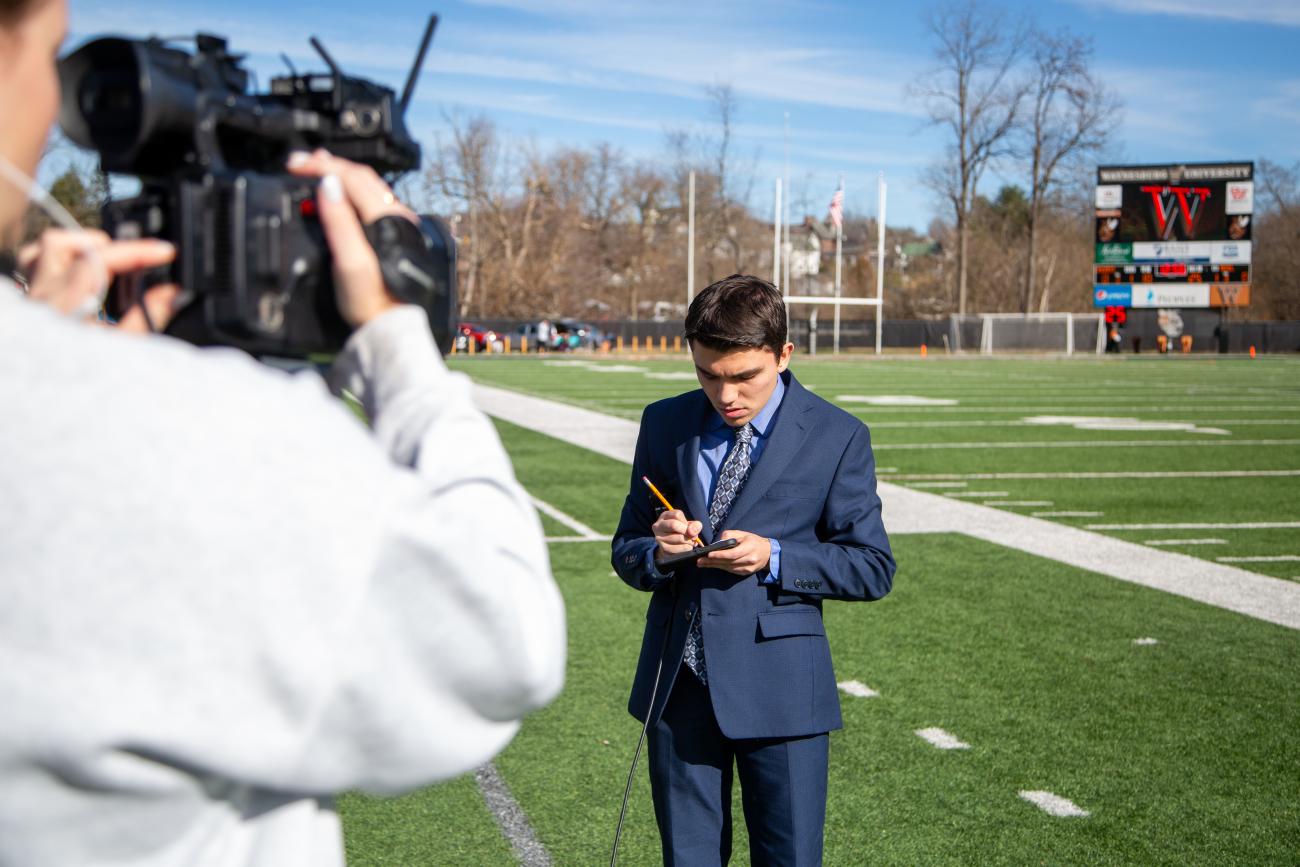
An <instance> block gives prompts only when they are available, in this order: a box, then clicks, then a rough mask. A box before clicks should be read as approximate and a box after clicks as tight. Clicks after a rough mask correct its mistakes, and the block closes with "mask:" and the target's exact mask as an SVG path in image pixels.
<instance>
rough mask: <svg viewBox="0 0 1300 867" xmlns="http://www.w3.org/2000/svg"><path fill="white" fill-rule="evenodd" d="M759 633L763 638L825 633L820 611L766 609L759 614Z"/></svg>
mask: <svg viewBox="0 0 1300 867" xmlns="http://www.w3.org/2000/svg"><path fill="white" fill-rule="evenodd" d="M758 634H759V635H760V636H761V637H763V638H785V637H787V636H790V635H825V634H826V626H825V625H824V624H823V623H822V615H821V612H820V611H808V610H805V611H765V612H763V613H762V614H759V615H758Z"/></svg>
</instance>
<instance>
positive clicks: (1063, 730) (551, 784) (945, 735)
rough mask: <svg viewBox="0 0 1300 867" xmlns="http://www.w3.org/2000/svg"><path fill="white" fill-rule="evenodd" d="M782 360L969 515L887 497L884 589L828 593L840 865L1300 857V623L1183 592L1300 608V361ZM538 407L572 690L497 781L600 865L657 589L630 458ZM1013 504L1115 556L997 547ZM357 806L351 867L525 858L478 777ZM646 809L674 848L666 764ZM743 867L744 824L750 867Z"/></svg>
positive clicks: (631, 843) (525, 466)
mask: <svg viewBox="0 0 1300 867" xmlns="http://www.w3.org/2000/svg"><path fill="white" fill-rule="evenodd" d="M452 366H453V367H455V368H456V369H459V370H462V371H464V372H466V373H468V374H470V375H471V376H472V377H473V378H474V379H475V380H476V381H478V382H480V383H483V384H485V385H492V386H496V387H499V388H504V389H508V390H511V391H513V392H520V393H523V394H526V395H532V396H536V397H543V398H547V399H549V400H551V401H555V402H558V403H560V404H563V405H565V406H570V407H581V408H585V409H587V410H593V411H596V412H598V413H601V414H602V415H601V418H604V419H610V420H612V421H611V422H610V423H611V424H613V425H615V426H616V427H620V428H621V429H623V430H626V429H627V423H628V422H629V421H630V422H635V420H636V419H638V418H639V416H640V411H641V409H642V407H643V406H644V405H645V404H646V403H649V402H651V401H653V400H655V399H658V398H660V397H665V396H668V395H671V394H676V393H678V392H681V391H685V390H688V389H691V388H694V387H695V380H694V375H693V372H692V368H691V365H690V362H689V358H688V357H687V356H685V355H683V356H681V357H678V358H673V359H665V358H658V359H626V358H623V359H603V358H599V357H592V356H549V357H546V358H541V359H539V358H519V357H513V358H511V357H479V358H453V359H452ZM792 369H793V370H794V372H795V374H796V375H797V376H798V377H799V378H800V381H801V382H803V383H804V384H805V385H806V386H808V387H809V388H811V389H813V390H814V391H815V392H816V393H817V394H819V395H821V396H822V397H824V398H826V399H827V400H830V401H832V402H834V403H836V404H838V405H840V406H842V407H844V408H845V409H848V410H849V411H851V412H853V413H854V414H856V415H858V416H859V417H860V418H862V419H863V420H864V421H865V422H866V423H867V424H868V425H869V426H870V428H871V431H872V439H873V444H874V447H875V450H876V460H877V465H878V471H879V477H880V479H881V481H882V482H889V483H892V484H894V485H897V486H901V488H902V489H910V490H905V491H904V492H905V493H912V492H918V493H924V494H926V495H929V496H928V497H925V498H923V499H921V500H920V501H919V506H918V505H917V504H915V503H913V504H912V508H913V511H914V512H915V511H917V510H918V509H919V510H920V511H921V512H925V511H926V510H927V509H928V510H932V511H935V512H939V511H942V510H943V507H944V506H945V505H952V504H957V503H961V504H970V505H971V506H974V507H977V508H971V509H965V510H964V511H960V512H954V514H956V515H958V521H959V523H958V525H951V522H949V524H945V525H944V529H945V531H944V532H916V531H915V530H916V529H917V526H920V525H916V526H912V527H903V530H904V531H902V532H896V531H895V527H894V525H891V511H890V509H891V507H890V503H891V497H890V496H889V495H888V494H886V495H885V496H884V502H885V521H886V526H887V527H889V528H890V530H891V540H892V542H893V545H894V551H895V555H896V557H897V560H898V564H899V571H898V576H897V579H896V583H895V588H894V591H893V593H892V594H891V595H890V596H889V597H887V598H886V599H885V600H882V601H881V602H878V603H873V604H847V603H834V602H832V603H828V604H827V605H826V608H825V618H826V623H827V633H828V636H829V638H830V642H831V647H832V652H833V655H834V659H835V664H836V672H837V675H838V677H839V679H840V681H841V682H842V689H843V692H842V695H841V700H842V703H843V706H844V716H845V728H844V729H843V730H842V731H839V732H836V733H834V734H833V735H832V741H831V751H832V759H831V779H830V796H829V804H828V819H827V829H826V863H828V864H833V865H856V864H874V863H880V864H929V863H951V864H969V863H981V864H983V863H1007V864H1022V863H1045V864H1063V863H1068V864H1084V863H1087V864H1094V863H1117V864H1118V863H1132V864H1165V863H1167V864H1274V863H1295V862H1296V860H1297V858H1298V857H1300V856H1298V855H1297V853H1300V744H1298V743H1297V740H1298V739H1300V701H1297V699H1296V695H1295V688H1296V686H1295V685H1296V681H1297V677H1298V676H1300V632H1297V630H1296V629H1295V628H1292V627H1289V626H1286V625H1280V623H1281V622H1285V621H1286V618H1285V617H1283V618H1280V619H1278V618H1274V619H1278V620H1279V622H1269V618H1266V617H1265V618H1261V617H1257V616H1247V615H1244V614H1242V613H1238V610H1239V609H1234V610H1229V609H1230V608H1231V606H1228V608H1225V607H1223V606H1220V605H1211V604H1206V603H1204V602H1201V601H1195V599H1190V598H1186V595H1179V594H1180V592H1181V590H1180V587H1179V582H1182V581H1186V583H1187V584H1188V586H1189V587H1190V586H1192V585H1194V584H1195V585H1196V586H1201V587H1204V586H1205V583H1206V582H1216V581H1217V582H1221V583H1222V586H1220V587H1215V588H1212V590H1213V592H1215V593H1218V594H1220V595H1223V596H1224V597H1225V598H1228V597H1231V596H1232V594H1234V593H1237V594H1242V593H1248V592H1250V588H1251V587H1252V586H1253V585H1252V584H1250V581H1251V580H1254V581H1257V582H1264V583H1267V584H1268V585H1269V586H1271V587H1273V588H1275V591H1274V592H1279V593H1283V594H1284V595H1285V594H1289V593H1291V591H1292V590H1294V591H1297V592H1298V593H1300V362H1298V361H1296V360H1293V359H1289V358H1282V359H1271V358H1261V359H1256V360H1253V361H1252V360H1248V359H1230V360H1221V359H1217V358H1170V357H1165V358H1160V357H1153V356H1147V357H1142V358H1133V357H1124V358H1116V359H1092V358H1090V359H1085V360H1052V359H1033V360H1029V359H1017V360H1004V359H956V360H950V359H944V358H931V359H928V360H924V361H922V360H919V359H886V360H883V361H877V360H862V359H859V360H852V361H833V360H820V359H818V360H810V359H801V358H796V360H795V362H794V364H793V365H792ZM538 415H539V416H540V415H541V414H540V413H539V414H538ZM542 421H543V419H541V418H540V417H539V418H538V419H536V422H537V423H533V420H532V419H530V418H528V417H526V416H525V417H523V418H519V417H516V418H515V423H511V422H505V421H499V422H498V430H499V431H500V433H501V436H502V439H503V441H504V442H505V444H506V447H507V449H508V450H509V451H510V453H511V455H512V457H513V459H514V461H515V466H516V471H517V473H518V475H519V478H520V481H521V482H522V483H523V484H524V486H525V487H526V488H527V489H528V491H529V492H530V493H531V494H532V495H533V497H534V498H535V499H536V500H537V501H538V504H539V509H540V510H541V515H542V520H543V523H544V525H545V527H546V530H547V534H548V536H550V537H551V538H552V539H554V540H555V541H554V542H553V543H552V545H551V557H552V566H553V569H554V572H555V575H556V578H557V581H558V582H559V584H560V587H561V589H562V590H563V592H564V594H565V598H566V602H567V604H568V615H569V642H570V651H569V652H570V657H569V669H568V681H567V686H566V689H565V692H564V694H563V695H562V696H561V698H560V699H559V700H558V701H557V702H556V703H555V704H554V705H552V706H551V707H549V708H547V709H545V710H544V711H542V712H540V713H538V714H536V715H534V716H533V717H531V718H529V719H528V720H527V721H526V722H525V724H524V727H523V730H522V731H521V733H520V735H519V737H518V738H517V739H516V740H515V742H514V743H513V744H511V746H510V747H509V748H508V749H507V750H506V751H505V752H504V753H503V754H502V755H501V756H500V757H499V758H498V759H497V760H496V762H495V769H496V772H497V775H498V777H499V782H500V783H502V784H504V787H505V788H508V790H509V797H512V798H513V804H517V807H518V810H519V812H518V813H514V814H512V815H513V821H514V822H515V823H516V824H518V823H521V822H525V821H526V823H527V828H528V831H529V833H530V835H531V838H530V839H531V840H532V844H533V845H535V847H537V849H544V850H545V853H546V856H545V857H549V859H550V862H551V863H554V864H595V863H605V862H607V861H608V857H609V851H608V850H609V843H610V840H611V838H612V832H613V826H614V823H615V821H616V819H617V815H618V807H619V800H620V797H621V794H622V786H623V780H624V777H625V774H626V768H627V763H628V761H629V760H630V757H631V753H632V749H633V747H634V745H635V742H636V737H637V734H638V732H639V727H638V725H637V724H636V723H635V722H634V721H633V720H632V719H631V718H630V717H629V716H628V715H627V713H626V709H625V703H626V697H627V690H628V686H629V684H630V680H631V673H632V668H633V664H634V662H635V659H636V653H637V649H638V647H639V644H640V636H641V629H642V626H643V624H644V615H645V605H646V602H647V599H646V598H645V597H644V596H643V595H642V594H639V593H637V592H635V591H633V590H631V589H629V588H628V587H626V586H625V585H624V584H623V583H622V582H621V581H619V580H618V579H617V578H616V577H613V575H612V572H611V569H610V566H609V546H608V536H609V534H610V533H611V532H612V531H613V528H614V525H615V523H616V521H617V517H618V512H619V509H620V507H621V503H622V500H623V497H624V495H625V494H626V491H627V486H628V475H629V467H628V465H627V463H626V462H625V459H624V460H620V459H619V456H618V454H619V453H618V451H617V450H613V451H611V450H608V449H607V450H605V451H604V453H597V452H595V451H592V450H590V449H589V448H585V447H583V445H582V443H583V442H584V441H585V440H584V439H583V438H582V437H569V438H557V437H555V436H548V435H546V434H544V433H540V432H538V430H535V429H530V428H541V429H542V430H545V429H546V427H545V425H544V424H542V423H541V422H542ZM899 501H900V502H901V495H900V500H899ZM953 508H956V507H955V505H954V506H953ZM896 513H897V512H896ZM1011 515H1020V516H1025V517H1027V518H1034V519H1037V520H1035V521H1032V522H1023V523H1025V524H1026V525H1030V524H1032V525H1033V526H1037V527H1047V528H1048V529H1049V530H1050V529H1051V528H1054V527H1055V528H1060V527H1068V528H1075V529H1077V530H1082V531H1085V532H1083V533H1074V535H1073V536H1071V544H1075V545H1079V544H1082V545H1084V546H1087V545H1089V544H1092V545H1094V546H1095V547H1096V548H1097V550H1100V551H1111V550H1115V551H1119V552H1120V554H1119V555H1117V556H1115V557H1114V558H1113V559H1114V560H1115V562H1109V563H1107V564H1106V566H1105V568H1101V569H1100V571H1093V570H1089V569H1084V568H1080V567H1079V566H1078V565H1071V564H1072V563H1078V562H1080V558H1079V557H1078V556H1065V555H1064V553H1062V555H1061V556H1057V555H1056V552H1053V551H1051V550H1044V549H1043V546H1042V545H1039V546H1038V547H1033V546H1029V545H1025V546H1020V545H1017V544H1015V543H1014V540H1012V541H1011V542H1004V543H1002V544H995V543H993V542H990V541H988V538H987V537H988V535H989V534H988V533H987V532H982V528H983V529H986V528H987V527H988V526H990V525H997V524H999V523H1005V524H1006V525H1007V526H1015V527H1019V526H1020V525H1021V524H1019V523H1016V522H1017V521H1018V520H1019V519H1016V518H1012V517H1009V516H1011ZM914 517H915V516H913V518H914ZM921 517H922V518H923V517H924V515H922V516H921ZM961 520H965V521H969V522H971V525H970V526H960V521H961ZM921 524H924V521H922V522H921ZM900 526H901V525H900ZM977 531H979V532H977ZM981 535H983V536H984V538H981ZM1115 539H1118V540H1123V541H1124V542H1127V543H1132V544H1130V545H1127V546H1112V545H1110V542H1109V540H1115ZM1089 540H1091V542H1090V541H1089ZM1029 550H1035V551H1038V553H1037V554H1031V553H1028V551H1029ZM1125 551H1132V552H1136V555H1134V556H1133V558H1132V559H1133V569H1134V572H1135V573H1136V572H1137V571H1143V573H1144V574H1147V575H1149V574H1150V573H1151V572H1152V570H1155V571H1158V572H1159V571H1163V573H1164V574H1162V575H1160V576H1158V577H1159V578H1160V581H1161V582H1163V583H1161V584H1160V585H1159V586H1164V587H1166V588H1167V589H1169V590H1170V592H1165V590H1160V589H1153V587H1152V586H1148V585H1149V583H1150V582H1147V583H1146V584H1144V583H1143V582H1142V581H1139V582H1138V583H1131V581H1130V580H1129V578H1128V576H1127V575H1125V574H1124V573H1125V570H1126V569H1127V568H1128V563H1127V556H1128V555H1126V554H1124V553H1123V552H1125ZM1085 553H1086V552H1085ZM1137 555H1145V556H1137ZM1139 561H1141V570H1139V569H1138V563H1139ZM1102 572H1104V573H1105V574H1102ZM1234 576H1235V577H1234ZM1257 576H1262V577H1257ZM490 578H491V576H484V579H485V580H490ZM1144 580H1145V579H1144ZM1198 582H1199V583H1198ZM1280 582H1286V583H1285V584H1281V583H1280ZM1193 595H1194V594H1193ZM1202 598H1203V597H1202ZM488 788H491V787H490V786H489V787H488ZM496 806H497V808H498V812H499V811H500V806H499V804H497V805H496ZM342 812H343V817H344V827H345V839H346V842H347V848H348V856H349V862H350V863H351V864H354V865H359V864H393V865H398V864H401V865H408V864H474V865H476V864H509V863H514V861H515V859H516V855H515V854H514V851H513V850H512V844H511V842H510V841H509V840H508V839H507V837H506V836H505V835H504V834H503V833H502V831H501V829H500V828H499V826H498V823H497V820H496V819H494V816H493V812H492V811H491V810H489V808H488V806H487V804H486V802H485V800H484V796H483V794H481V792H480V785H479V784H478V783H477V782H476V780H475V779H474V777H473V776H467V777H465V778H462V779H459V780H456V781H452V782H450V783H447V784H444V785H442V786H437V787H434V788H431V789H428V790H425V791H423V792H419V793H415V794H412V795H408V796H405V797H403V798H398V799H392V800H383V799H373V798H365V797H360V796H350V797H348V798H346V799H344V801H343V804H342ZM629 814H630V815H629V824H628V826H627V828H626V830H625V834H624V843H623V852H622V858H621V861H622V863H625V864H653V863H657V861H658V846H657V838H656V834H655V829H654V820H653V814H652V811H651V807H650V802H649V793H648V785H647V783H646V779H645V771H644V768H642V769H641V770H640V771H639V773H638V781H637V788H636V789H635V790H634V793H633V801H632V804H631V807H630V811H629ZM735 814H736V817H737V818H738V819H739V817H740V812H739V808H738V806H737V808H736V811H735ZM506 824H507V826H508V827H509V826H510V824H511V823H510V821H507V822H506ZM514 837H515V840H516V845H518V842H517V841H518V839H519V836H518V834H515V835H514ZM537 849H535V850H534V851H536V850H537ZM532 857H538V856H532ZM747 861H748V853H747V848H746V845H745V841H744V833H743V823H742V824H741V826H740V827H738V828H737V834H736V854H735V856H734V863H746V862H747ZM538 863H540V862H538Z"/></svg>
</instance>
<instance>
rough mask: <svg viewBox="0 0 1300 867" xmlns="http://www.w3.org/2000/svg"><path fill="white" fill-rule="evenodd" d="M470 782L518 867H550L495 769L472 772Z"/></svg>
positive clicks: (549, 859)
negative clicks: (513, 855)
mask: <svg viewBox="0 0 1300 867" xmlns="http://www.w3.org/2000/svg"><path fill="white" fill-rule="evenodd" d="M474 782H475V783H477V784H478V790H479V794H481V795H482V796H483V801H484V803H486V804H487V808H488V811H489V812H490V813H491V814H492V818H493V819H494V820H495V821H496V823H497V827H498V828H500V829H501V833H502V835H503V836H505V838H506V840H507V841H509V843H510V848H511V849H513V850H514V852H515V858H516V859H517V860H518V862H519V864H520V865H521V867H550V865H551V856H550V853H549V852H547V851H546V847H545V846H543V845H542V842H541V841H540V840H538V839H537V833H536V832H535V831H534V830H533V826H532V825H531V824H530V823H529V821H528V816H526V815H525V814H524V811H523V809H522V808H521V807H520V806H519V802H518V801H516V800H515V796H514V795H512V794H511V793H510V787H509V786H507V785H506V781H505V780H504V779H502V778H501V773H500V772H499V771H498V770H497V768H496V765H494V764H492V763H491V762H488V763H487V764H485V765H483V766H482V767H480V768H478V769H477V770H476V771H474Z"/></svg>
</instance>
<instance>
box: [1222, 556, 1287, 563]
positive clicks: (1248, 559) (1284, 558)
mask: <svg viewBox="0 0 1300 867" xmlns="http://www.w3.org/2000/svg"><path fill="white" fill-rule="evenodd" d="M1214 559H1215V560H1217V561H1218V562H1220V563H1295V562H1300V554H1279V555H1278V556H1276V557H1215V558H1214Z"/></svg>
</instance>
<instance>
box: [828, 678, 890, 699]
mask: <svg viewBox="0 0 1300 867" xmlns="http://www.w3.org/2000/svg"><path fill="white" fill-rule="evenodd" d="M837 686H839V688H840V691H841V692H844V693H847V694H848V695H852V696H857V697H858V698H876V697H878V696H879V695H880V693H878V692H876V691H875V690H874V689H872V688H871V687H869V686H867V685H866V684H865V683H863V682H862V681H860V680H841V681H840V682H839V683H838V684H837Z"/></svg>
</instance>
